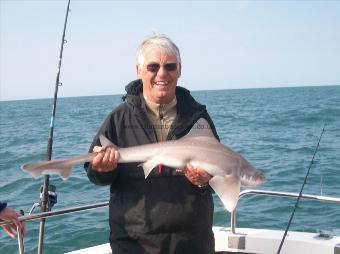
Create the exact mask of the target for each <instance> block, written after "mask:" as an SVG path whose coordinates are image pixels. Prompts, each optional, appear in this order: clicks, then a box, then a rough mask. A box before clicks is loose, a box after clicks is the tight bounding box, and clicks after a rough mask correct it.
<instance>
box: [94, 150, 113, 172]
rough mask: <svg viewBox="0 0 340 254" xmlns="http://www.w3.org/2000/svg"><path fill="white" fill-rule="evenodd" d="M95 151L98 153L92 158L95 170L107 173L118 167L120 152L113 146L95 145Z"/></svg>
mask: <svg viewBox="0 0 340 254" xmlns="http://www.w3.org/2000/svg"><path fill="white" fill-rule="evenodd" d="M93 152H97V153H98V154H97V155H96V157H94V158H93V160H92V169H93V170H94V171H97V172H100V173H105V172H110V171H113V170H114V169H115V168H117V164H118V159H119V152H118V151H117V150H115V149H114V148H112V147H101V146H95V147H94V148H93Z"/></svg>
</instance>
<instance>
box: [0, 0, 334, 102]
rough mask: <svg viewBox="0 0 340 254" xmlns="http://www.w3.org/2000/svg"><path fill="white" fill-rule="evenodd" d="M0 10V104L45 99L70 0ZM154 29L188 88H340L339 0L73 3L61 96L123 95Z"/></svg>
mask: <svg viewBox="0 0 340 254" xmlns="http://www.w3.org/2000/svg"><path fill="white" fill-rule="evenodd" d="M0 3H1V52H0V53H1V54H0V58H1V67H0V68H1V73H0V74H1V80H0V81H1V91H0V99H1V100H14V99H31V98H49V97H52V96H53V92H54V85H55V79H56V73H57V64H58V57H59V50H60V43H61V36H62V29H63V22H64V18H65V11H66V7H67V0H55V1H49V0H44V1H42V0H41V1H30V0H26V1H16V0H0ZM154 32H157V33H164V34H166V35H168V36H169V37H170V38H172V39H173V40H174V41H175V43H176V44H177V45H178V46H179V48H180V50H181V55H182V61H183V68H182V77H181V79H180V80H179V85H181V86H184V87H186V88H188V89H191V90H211V89H234V88H253V87H280V86H315V85H340V1H113V0H112V1H110V0H106V1H85V0H82V1H81V0H78V1H75V0H73V1H72V0H71V12H70V15H69V20H68V25H67V31H66V39H67V44H66V45H65V49H64V56H63V63H62V69H61V82H62V83H63V86H62V87H61V88H60V90H59V96H60V97H68V96H87V95H104V94H105V95H107V94H122V93H123V92H124V87H125V85H126V84H127V83H128V82H130V81H131V80H133V79H135V78H136V71H135V51H136V48H137V46H138V45H139V43H140V42H141V41H142V40H143V39H144V38H145V37H146V36H149V35H151V34H153V33H154Z"/></svg>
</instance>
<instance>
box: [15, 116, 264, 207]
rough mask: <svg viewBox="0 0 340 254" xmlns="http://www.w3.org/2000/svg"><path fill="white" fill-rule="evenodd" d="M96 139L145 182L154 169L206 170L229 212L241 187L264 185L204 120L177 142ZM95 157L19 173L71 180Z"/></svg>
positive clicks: (259, 175) (27, 166)
mask: <svg viewBox="0 0 340 254" xmlns="http://www.w3.org/2000/svg"><path fill="white" fill-rule="evenodd" d="M99 138H100V142H101V144H102V146H103V149H105V148H106V147H113V148H115V149H116V150H118V152H119V155H120V156H119V160H118V163H131V162H136V163H141V164H140V166H141V167H142V168H143V170H144V175H145V178H147V177H148V175H149V174H150V172H151V171H152V169H153V168H155V167H156V166H157V165H165V166H168V167H172V168H175V169H177V170H185V168H186V167H187V165H192V166H193V167H196V168H200V169H203V170H205V171H206V172H207V173H208V174H209V175H211V179H210V180H209V185H210V186H211V188H212V189H213V190H214V192H215V193H216V194H217V196H218V197H219V198H220V200H221V201H222V203H223V205H224V207H225V208H226V209H227V210H228V211H229V212H232V211H233V210H234V209H235V207H236V205H237V201H238V197H239V193H240V188H241V186H242V187H245V188H249V187H254V186H257V185H260V184H262V183H264V182H265V181H266V178H265V176H264V175H263V174H262V173H261V172H260V171H258V170H256V169H255V168H254V167H253V166H252V165H251V164H250V163H249V162H248V161H247V160H246V159H245V158H244V157H242V156H241V155H240V154H239V153H237V152H234V151H233V150H231V149H230V148H228V147H227V146H225V145H223V144H222V143H220V142H219V141H218V140H217V139H216V138H215V136H214V134H213V132H212V130H211V128H210V126H209V123H208V122H207V120H205V119H204V118H200V119H199V120H198V121H197V122H196V123H195V124H194V125H193V127H192V128H191V130H190V131H189V133H188V134H187V135H185V136H184V137H182V138H180V139H178V140H168V141H164V142H159V143H152V144H146V145H140V146H133V147H126V148H120V147H117V146H116V145H115V144H113V143H112V142H111V141H110V140H109V139H108V138H106V137H105V136H103V135H100V136H99ZM97 154H98V153H97V152H92V153H88V154H84V155H80V156H77V157H74V158H71V159H56V160H50V161H42V162H37V163H31V164H25V165H22V166H21V169H22V170H23V171H26V172H28V173H30V174H31V175H32V176H33V177H34V178H39V177H41V176H42V175H47V174H57V175H59V176H61V177H62V179H64V180H66V179H67V178H69V177H70V175H71V172H72V169H73V166H74V165H76V164H80V163H84V162H91V161H92V160H93V158H94V157H95V156H96V155H97Z"/></svg>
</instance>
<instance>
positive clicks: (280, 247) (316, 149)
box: [277, 125, 326, 254]
mask: <svg viewBox="0 0 340 254" xmlns="http://www.w3.org/2000/svg"><path fill="white" fill-rule="evenodd" d="M325 127H326V125H324V126H323V128H322V131H321V134H320V137H319V140H318V143H317V145H316V148H315V150H314V154H313V157H312V160H311V161H310V163H309V167H308V170H307V173H306V175H305V179H304V181H303V184H302V186H301V189H300V193H299V196H298V198H297V199H296V202H295V206H294V209H293V212H292V214H291V215H290V218H289V222H288V225H287V227H286V230H285V233H284V234H283V237H282V240H281V243H280V246H279V249H278V250H277V254H280V252H281V249H282V246H283V243H284V241H285V239H286V236H287V233H288V230H289V227H290V225H291V223H292V220H293V217H294V214H295V210H296V208H297V206H298V204H299V202H300V198H301V196H302V191H303V188H304V187H305V184H306V182H307V177H308V175H309V171H310V169H311V168H312V165H313V163H314V158H315V155H316V153H317V151H318V149H319V145H320V141H321V138H322V135H323V133H324V132H325Z"/></svg>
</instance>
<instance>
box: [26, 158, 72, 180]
mask: <svg viewBox="0 0 340 254" xmlns="http://www.w3.org/2000/svg"><path fill="white" fill-rule="evenodd" d="M72 168H73V163H72V162H71V161H70V160H53V161H43V162H38V163H32V164H24V165H22V166H21V169H22V170H23V171H26V172H28V173H30V174H31V175H32V176H33V177H34V178H36V179H37V178H39V177H41V176H43V175H50V174H57V175H60V176H61V178H62V179H63V180H66V179H67V178H69V177H70V175H71V172H72Z"/></svg>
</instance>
